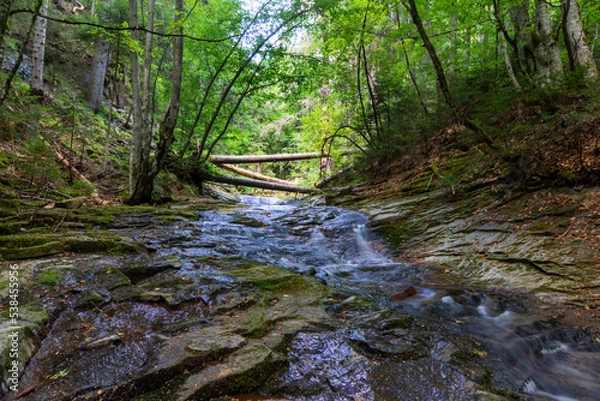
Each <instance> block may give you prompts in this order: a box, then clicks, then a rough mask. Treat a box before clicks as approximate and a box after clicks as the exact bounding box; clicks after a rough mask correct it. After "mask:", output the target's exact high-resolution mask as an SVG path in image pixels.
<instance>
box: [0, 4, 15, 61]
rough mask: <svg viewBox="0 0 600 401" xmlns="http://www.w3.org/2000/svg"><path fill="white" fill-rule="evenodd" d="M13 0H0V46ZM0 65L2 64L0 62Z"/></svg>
mask: <svg viewBox="0 0 600 401" xmlns="http://www.w3.org/2000/svg"><path fill="white" fill-rule="evenodd" d="M12 4H13V0H2V1H0V46H2V43H4V34H5V33H6V31H7V30H8V19H9V18H10V12H11V10H12ZM0 67H2V65H1V64H0Z"/></svg>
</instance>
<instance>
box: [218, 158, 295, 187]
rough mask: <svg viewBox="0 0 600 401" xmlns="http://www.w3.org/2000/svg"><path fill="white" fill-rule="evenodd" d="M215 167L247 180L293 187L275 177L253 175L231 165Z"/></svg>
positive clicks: (253, 173)
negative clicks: (251, 179)
mask: <svg viewBox="0 0 600 401" xmlns="http://www.w3.org/2000/svg"><path fill="white" fill-rule="evenodd" d="M215 166H217V167H219V168H222V169H223V170H228V171H231V172H233V173H237V174H240V175H244V176H246V177H249V178H254V179H256V180H259V181H269V182H276V183H278V184H283V185H294V184H293V183H291V182H289V181H285V180H280V179H279V178H275V177H269V176H268V175H264V174H260V173H255V172H254V171H250V170H246V169H243V168H239V167H236V166H234V165H232V164H226V163H223V164H216V165H215Z"/></svg>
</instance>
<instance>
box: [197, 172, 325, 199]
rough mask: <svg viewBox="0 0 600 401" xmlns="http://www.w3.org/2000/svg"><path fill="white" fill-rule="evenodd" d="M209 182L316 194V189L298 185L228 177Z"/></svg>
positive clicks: (215, 178) (213, 178) (213, 179)
mask: <svg viewBox="0 0 600 401" xmlns="http://www.w3.org/2000/svg"><path fill="white" fill-rule="evenodd" d="M207 181H212V182H219V183H221V184H230V185H239V186H243V187H252V188H261V189H270V190H272V191H283V192H297V193H301V194H310V193H313V192H316V191H317V190H316V189H313V188H305V187H299V186H297V185H289V184H280V183H277V182H268V181H261V180H254V179H251V178H238V177H228V176H215V175H213V176H210V177H209V178H208V179H207Z"/></svg>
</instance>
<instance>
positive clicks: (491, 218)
mask: <svg viewBox="0 0 600 401" xmlns="http://www.w3.org/2000/svg"><path fill="white" fill-rule="evenodd" d="M599 193H600V189H598V188H595V189H591V190H589V191H587V192H585V193H578V192H572V191H556V190H544V191H540V192H536V193H530V194H523V195H522V196H520V197H516V198H514V199H512V200H511V199H509V200H503V199H501V198H496V197H494V195H493V194H492V193H490V192H486V191H481V190H479V191H476V192H473V193H468V194H467V195H464V198H463V199H455V200H448V198H447V196H446V195H445V194H444V193H441V192H435V191H432V192H430V193H420V194H416V195H410V196H406V197H403V198H402V199H400V200H385V201H376V202H373V203H367V204H364V205H363V206H362V207H361V211H363V212H365V213H366V214H368V215H369V216H371V222H372V223H371V224H372V226H373V227H374V228H375V229H376V230H377V231H379V232H380V233H381V234H382V235H383V236H384V237H386V238H389V240H390V241H392V242H393V243H395V246H396V247H397V249H398V250H400V251H401V252H403V253H404V254H405V255H406V256H409V257H412V258H415V259H416V260H418V261H420V262H425V263H427V264H430V265H433V266H441V267H442V268H445V269H447V273H450V274H451V275H454V277H457V278H459V279H461V280H468V281H469V282H471V283H479V284H483V285H486V286H501V287H502V286H503V287H508V288H510V289H513V290H519V289H521V290H524V291H527V292H530V291H537V292H540V293H547V294H548V295H550V294H552V295H553V296H554V297H564V295H560V294H565V293H569V292H570V291H572V290H575V289H578V288H582V287H588V288H594V287H595V288H598V287H600V278H599V277H598V274H597V263H598V259H597V258H598V253H597V250H596V249H594V243H593V242H589V241H586V239H585V238H582V237H581V235H579V236H578V235H576V234H575V233H573V232H572V230H573V227H575V226H576V225H577V222H584V223H585V221H586V219H587V215H588V213H589V212H588V211H587V210H586V204H587V203H589V202H590V201H591V200H592V199H594V198H595V197H597V196H598V194H599ZM592 234H593V231H592ZM588 301H589V299H587V298H581V299H579V300H578V301H577V302H581V303H582V304H584V303H585V302H588Z"/></svg>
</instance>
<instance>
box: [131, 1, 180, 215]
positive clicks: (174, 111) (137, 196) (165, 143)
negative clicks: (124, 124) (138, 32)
mask: <svg viewBox="0 0 600 401" xmlns="http://www.w3.org/2000/svg"><path fill="white" fill-rule="evenodd" d="M131 1H135V0H131ZM183 4H184V3H183V0H176V1H175V8H176V10H175V18H174V25H175V26H178V28H177V35H176V36H175V37H174V38H173V70H172V73H171V82H172V87H171V96H170V99H169V105H168V106H167V109H166V110H165V112H164V114H163V116H162V118H161V121H160V123H159V127H158V134H159V140H158V144H157V149H156V154H155V157H154V160H152V161H151V160H150V145H151V143H152V127H151V124H150V113H151V112H152V110H151V109H150V104H151V103H150V101H149V96H148V93H146V92H145V91H146V90H148V91H149V88H150V85H149V82H150V70H151V67H152V64H151V59H149V57H150V54H151V51H152V39H151V38H150V39H149V38H148V37H146V55H147V57H148V58H146V59H145V67H144V93H145V95H146V99H147V100H146V101H144V102H143V103H142V114H143V116H142V117H143V118H144V119H145V121H146V124H145V125H146V127H145V129H144V130H143V135H142V138H141V142H142V143H141V145H140V149H139V151H140V152H141V154H140V159H139V162H140V166H139V168H138V176H137V179H136V180H135V182H134V185H133V188H132V191H131V196H130V198H129V199H128V200H127V203H128V204H130V205H138V204H141V203H150V202H151V201H152V192H153V189H154V178H155V177H156V175H157V174H158V172H159V171H160V170H161V169H162V167H163V164H164V162H165V160H166V158H167V155H168V153H169V150H170V149H171V145H172V144H173V141H174V140H175V136H174V131H175V126H176V124H177V119H178V116H179V108H180V94H181V80H182V71H183V36H182V35H183V28H182V27H181V26H180V25H179V22H180V20H181V18H182V16H183ZM153 26H154V0H150V1H149V3H148V29H150V30H152V29H153ZM147 35H151V34H150V33H147Z"/></svg>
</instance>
